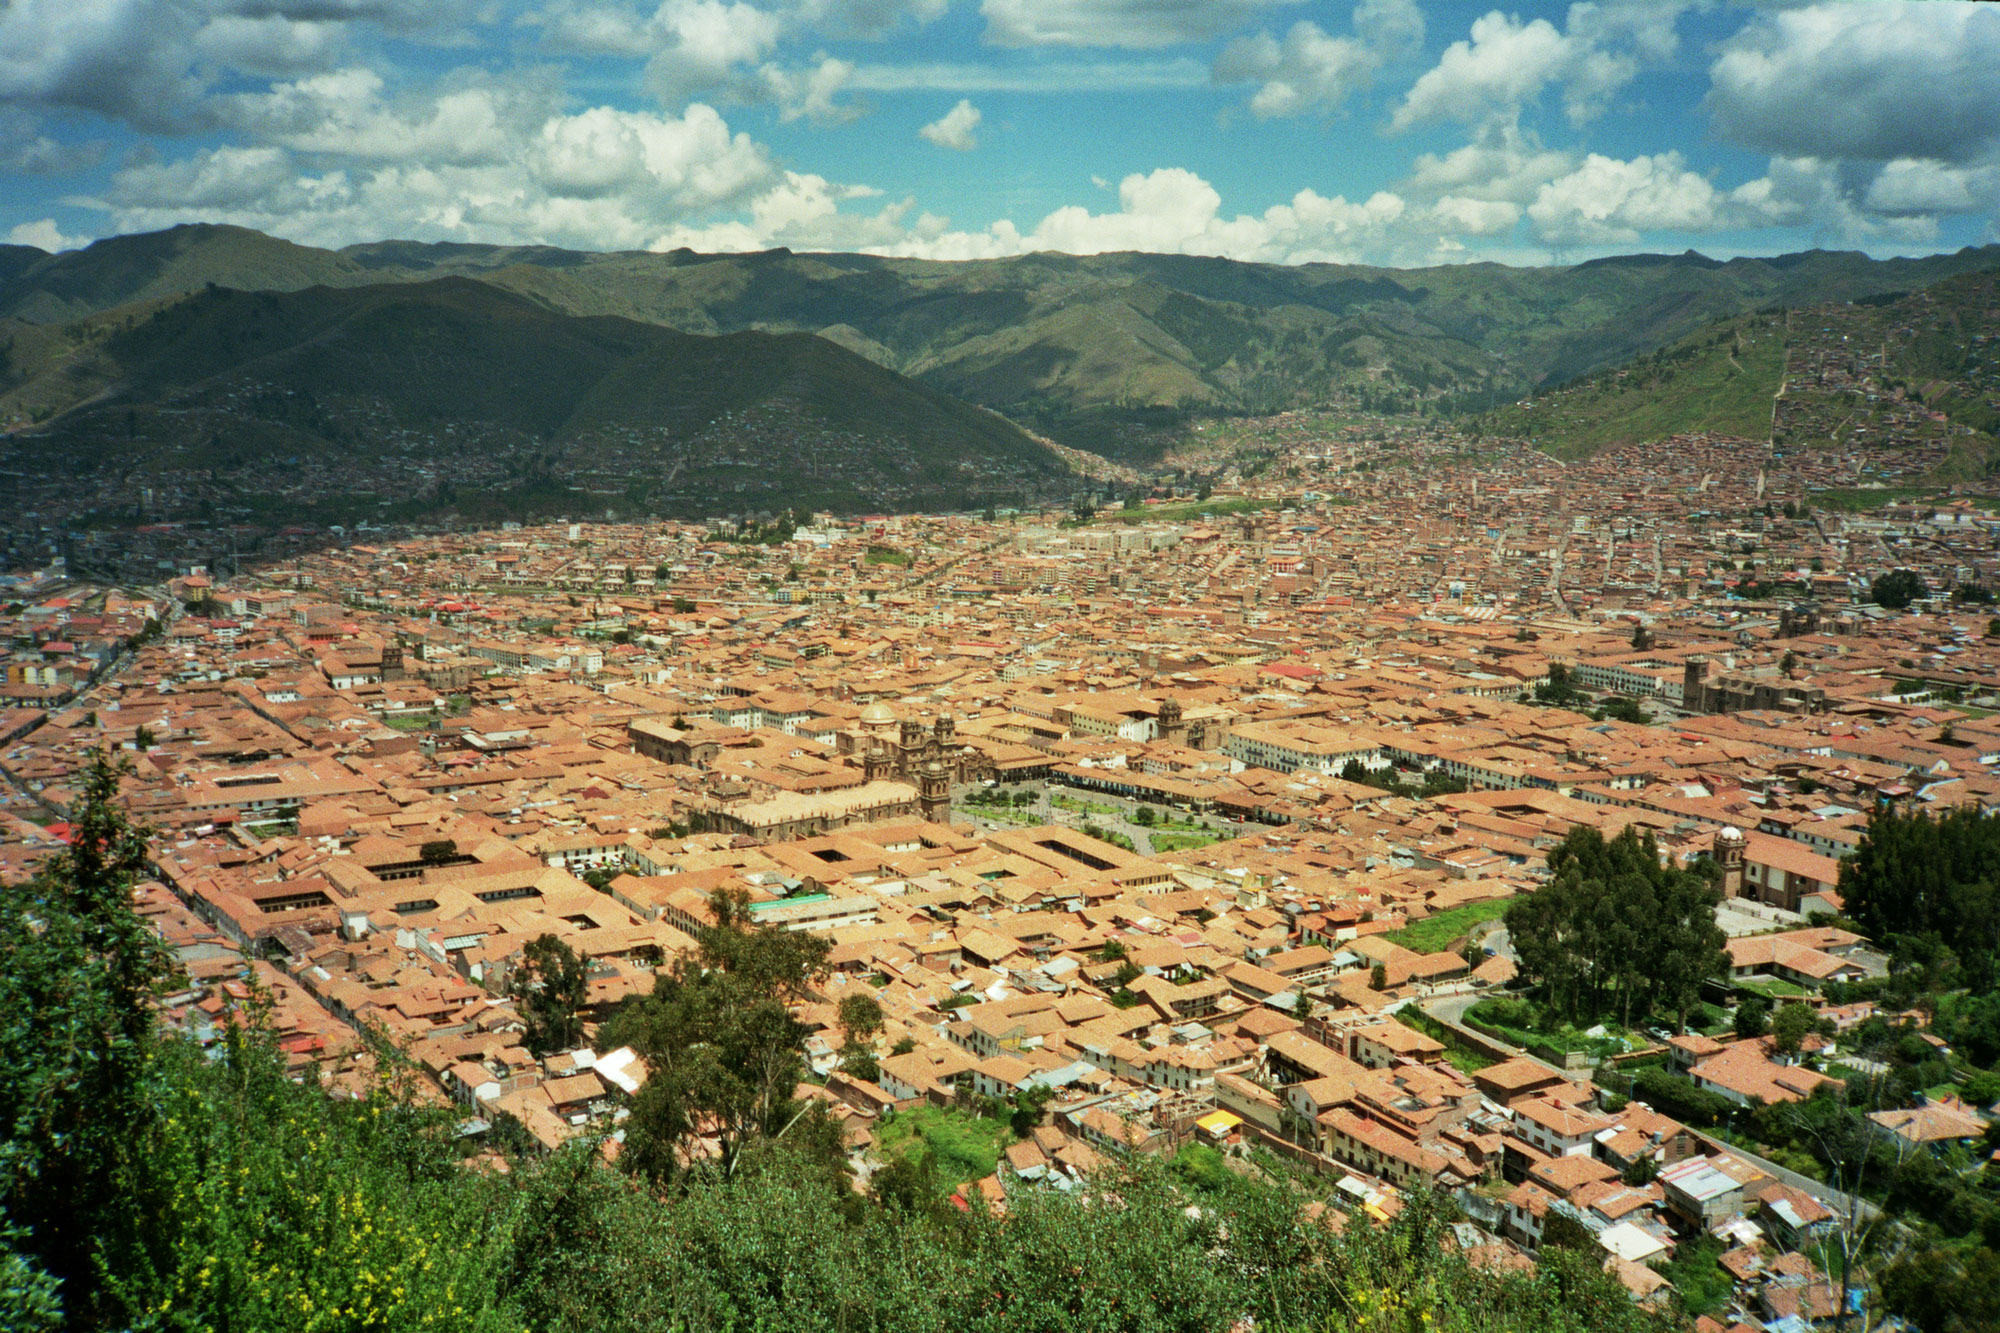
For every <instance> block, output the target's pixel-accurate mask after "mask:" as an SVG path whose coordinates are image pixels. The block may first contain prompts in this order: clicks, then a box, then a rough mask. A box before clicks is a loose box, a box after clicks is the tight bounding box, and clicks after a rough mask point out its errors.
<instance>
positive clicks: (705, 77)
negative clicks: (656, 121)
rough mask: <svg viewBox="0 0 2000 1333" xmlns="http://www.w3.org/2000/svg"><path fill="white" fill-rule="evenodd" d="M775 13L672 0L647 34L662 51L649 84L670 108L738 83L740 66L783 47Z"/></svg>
mask: <svg viewBox="0 0 2000 1333" xmlns="http://www.w3.org/2000/svg"><path fill="white" fill-rule="evenodd" d="M781 31H782V25H781V23H780V21H779V19H778V16H777V15H776V14H773V13H770V12H769V11H767V10H762V9H759V8H757V7H756V6H755V5H746V4H741V3H728V4H725V3H723V0H667V3H666V4H663V5H661V6H660V8H659V10H658V11H657V12H656V13H655V14H654V15H653V18H652V21H651V23H650V24H649V26H648V28H647V30H646V32H647V36H646V40H647V41H648V42H649V43H650V42H653V41H658V42H659V43H661V45H660V46H659V48H658V49H657V50H655V51H654V53H653V56H652V59H650V60H649V61H647V63H646V82H647V86H648V87H650V88H651V89H652V90H653V93H654V95H655V96H657V97H658V98H659V99H660V100H661V101H662V102H664V103H666V104H667V105H668V106H678V105H681V104H682V103H684V102H686V101H687V100H688V99H690V98H692V97H694V96H697V95H698V94H701V93H705V92H710V91H713V90H714V89H717V88H720V87H723V86H725V85H728V84H730V83H732V82H734V81H735V79H736V72H737V67H738V66H740V65H744V64H749V63H751V62H754V61H760V60H762V59H763V58H764V57H765V56H766V55H768V54H770V52H771V51H772V50H773V48H775V47H776V46H777V44H778V36H779V34H780V32H781Z"/></svg>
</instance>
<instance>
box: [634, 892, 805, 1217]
mask: <svg viewBox="0 0 2000 1333" xmlns="http://www.w3.org/2000/svg"><path fill="white" fill-rule="evenodd" d="M746 904H747V897H746V895H744V894H742V893H741V892H734V893H731V892H723V893H718V894H717V895H715V897H713V898H712V899H710V900H709V905H710V907H711V909H712V910H713V911H714V914H715V923H714V924H713V925H710V926H707V927H704V928H703V929H702V930H701V931H700V932H699V934H698V935H697V937H696V939H697V942H698V946H699V947H698V948H697V949H696V950H695V952H694V953H693V954H692V955H689V956H685V957H682V958H680V959H678V960H676V961H675V963H674V965H673V966H672V968H671V969H670V970H668V971H665V972H661V973H660V974H659V975H658V977H657V979H656V980H655V982H654V984H653V989H652V991H651V993H649V994H647V995H643V996H635V997H634V998H632V999H629V1000H627V1001H625V1003H624V1004H622V1005H620V1006H619V1008H618V1010H617V1012H615V1013H614V1014H613V1015H612V1016H611V1018H610V1019H609V1021H607V1022H606V1024H605V1037H604V1041H605V1043H606V1044H607V1045H630V1046H631V1047H633V1048H634V1049H635V1050H637V1051H638V1052H639V1055H640V1057H641V1058H642V1059H644V1060H645V1062H646V1068H647V1070H648V1077H647V1080H646V1085H645V1086H644V1087H643V1088H641V1089H640V1091H639V1095H638V1097H637V1098H636V1099H635V1100H634V1103H633V1107H632V1118H631V1120H630V1121H629V1122H628V1124H627V1126H626V1140H625V1151H624V1152H623V1153H622V1154H621V1155H620V1157H619V1162H620V1164H621V1165H624V1166H625V1167H626V1168H627V1169H628V1170H631V1171H634V1172H636V1173H638V1174H640V1175H644V1176H647V1177H649V1178H651V1179H652V1180H653V1181H654V1182H655V1183H661V1184H664V1183H667V1182H670V1181H673V1180H675V1179H677V1178H680V1177H682V1176H684V1175H686V1174H687V1173H688V1172H689V1171H701V1172H712V1173H714V1174H717V1175H720V1176H722V1177H728V1176H731V1175H733V1174H734V1173H735V1172H736V1170H737V1167H738V1164H739V1163H740V1162H741V1161H742V1159H743V1155H744V1152H745V1150H746V1149H747V1148H749V1147H751V1146H752V1145H753V1144H754V1143H755V1142H756V1141H758V1140H762V1139H771V1138H777V1137H780V1136H782V1135H783V1134H784V1133H785V1132H786V1130H787V1128H788V1127H790V1126H791V1125H792V1124H794V1123H795V1122H797V1120H798V1119H799V1117H800V1114H801V1110H800V1107H799V1106H798V1104H797V1103H796V1101H795V1100H794V1099H793V1096H792V1092H793V1089H795V1088H796V1087H797V1086H798V1084H799V1080H800V1079H801V1078H802V1077H803V1076H804V1073H805V1039H806V1036H807V1029H806V1027H805V1025H804V1024H802V1023H800V1022H799V1021H798V1019H796V1018H795V1017H793V1015H792V1012H791V1006H792V1004H793V1003H794V1002H796V1001H798V1000H801V999H803V998H804V997H805V993H806V988H807V986H808V984H809V983H810V982H811V981H812V979H813V978H814V977H815V976H817V975H818V974H819V972H820V970H821V969H822V968H823V966H824V965H825V962H826V954H827V950H828V948H829V945H828V943H827V941H826V940H824V939H821V938H820V937H818V936H816V935H812V934H810V933H807V932H805V931H787V930H780V929H777V928H774V927H770V926H756V925H753V924H751V922H750V920H749V911H748V908H747V905H746ZM697 1138H701V1139H705V1140H709V1141H711V1142H712V1143H713V1144H714V1148H715V1152H714V1155H713V1156H712V1157H707V1158H703V1157H698V1156H697V1155H696V1154H694V1153H693V1152H692V1149H693V1147H694V1143H695V1140H696V1139H697Z"/></svg>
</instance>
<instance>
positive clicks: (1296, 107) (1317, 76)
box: [1215, 19, 1381, 119]
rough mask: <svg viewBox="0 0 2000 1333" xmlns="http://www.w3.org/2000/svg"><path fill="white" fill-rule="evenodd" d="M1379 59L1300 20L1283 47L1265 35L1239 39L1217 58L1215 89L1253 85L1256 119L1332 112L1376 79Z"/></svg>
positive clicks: (1252, 108)
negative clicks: (1357, 90)
mask: <svg viewBox="0 0 2000 1333" xmlns="http://www.w3.org/2000/svg"><path fill="white" fill-rule="evenodd" d="M1380 63H1381V59H1380V57H1378V56H1377V55H1376V53H1375V52H1374V51H1372V50H1370V49H1369V48H1368V47H1367V46H1366V45H1364V44H1363V43H1362V42H1359V41H1357V40H1355V39H1353V38H1351V37H1329V36H1328V35H1327V34H1326V33H1325V32H1324V31H1323V30H1322V29H1321V28H1320V26H1319V25H1318V24H1317V23H1313V22H1311V21H1309V20H1306V19H1301V20H1299V21H1298V22H1297V23H1294V24H1293V25H1292V27H1291V30H1290V31H1289V32H1287V33H1286V34H1285V36H1284V39H1283V40H1282V41H1281V40H1279V39H1278V38H1276V37H1273V36H1272V35H1271V34H1270V33H1268V32H1260V33H1258V34H1256V35H1255V36H1252V37H1239V38H1237V39H1236V40H1235V41H1233V42H1231V43H1230V44H1229V45H1228V46H1226V47H1224V48H1223V50H1222V54H1221V55H1220V56H1218V57H1216V61H1215V81H1216V82H1217V83H1255V84H1257V85H1258V88H1257V91H1256V92H1255V93H1254V94H1252V95H1251V98H1250V111H1251V114H1252V115H1255V116H1257V117H1259V118H1260V119H1268V118H1270V117H1273V116H1296V115H1298V114H1299V113H1300V112H1302V111H1309V110H1313V109H1315V108H1319V109H1323V110H1332V109H1334V108H1336V107H1338V106H1340V105H1341V103H1343V102H1345V101H1346V100H1347V98H1348V95H1349V94H1350V93H1352V92H1353V91H1354V90H1355V89H1357V88H1362V87H1366V86H1367V84H1368V83H1369V81H1370V80H1371V79H1373V77H1374V75H1375V69H1376V66H1378V65H1379V64H1380Z"/></svg>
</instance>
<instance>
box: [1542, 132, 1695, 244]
mask: <svg viewBox="0 0 2000 1333" xmlns="http://www.w3.org/2000/svg"><path fill="white" fill-rule="evenodd" d="M1527 211H1528V218H1529V220H1530V221H1531V222H1532V223H1533V224H1534V227H1535V233H1536V235H1538V236H1540V237H1541V238H1542V239H1543V240H1545V241H1548V242H1549V243H1551V244H1554V245H1630V244H1632V243H1634V242H1636V241H1638V239H1639V237H1640V234H1641V233H1642V232H1647V231H1654V230H1663V231H1710V230H1713V229H1715V228H1717V227H1721V226H1727V225H1730V223H1731V222H1732V221H1733V220H1734V215H1733V214H1732V213H1731V212H1730V210H1729V208H1728V201H1727V199H1726V198H1725V196H1724V195H1722V194H1721V193H1720V192H1718V191H1717V190H1716V188H1715V187H1714V186H1713V185H1711V184H1710V183H1709V181H1708V179H1707V178H1706V177H1704V176H1700V175H1697V174H1696V173H1694V172H1692V171H1689V170H1688V169H1687V164H1686V163H1685V162H1684V161H1683V160H1682V158H1681V155H1680V154H1679V153H1660V154H1658V155H1654V156H1647V155H1643V154H1642V155H1641V156H1639V157H1635V158H1632V159H1631V160H1630V161H1621V160H1619V159H1617V158H1612V157H1605V156H1603V155H1602V154H1599V153H1592V154H1590V155H1589V156H1588V157H1586V158H1585V159H1584V160H1583V163H1582V165H1580V166H1579V167H1577V169H1576V170H1575V171H1572V172H1570V173H1569V174H1568V175H1566V176H1562V177H1560V178H1558V179H1556V180H1553V181H1550V182H1549V183H1548V184H1546V185H1544V186H1542V188H1541V190H1540V191H1539V192H1538V193H1537V194H1536V196H1535V202H1533V203H1532V204H1529V205H1528V210H1527Z"/></svg>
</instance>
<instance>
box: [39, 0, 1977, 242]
mask: <svg viewBox="0 0 2000 1333" xmlns="http://www.w3.org/2000/svg"><path fill="white" fill-rule="evenodd" d="M1996 71H2000V6H1994V5H1971V4H1956V3H1944V2H1942V0H1940V2H1936V3H1926V2H1920V3H1911V4H1903V3H1889V2H1887V0H1884V2H1882V3H1874V2H1872V0H1869V2H1856V3H1826V4H1778V3H1765V4H1759V5H1755V6H1747V7H1745V6H1732V5H1725V4H1719V3H1678V2H1676V0H1598V2H1597V3H1577V4H1570V5H1537V6H1519V7H1514V8H1507V9H1493V8H1491V7H1489V6H1487V5H1482V4H1459V3H1447V2H1445V0H1436V2H1432V3H1426V2H1425V0H1361V3H1359V4H1350V3H1319V2H1318V0H4V4H0V185H4V189H0V238H6V239H10V240H12V241H14V242H15V243H20V244H31V245H39V246H41V247H43V248H45V249H57V248H67V247H72V246H75V245H78V244H82V243H84V242H87V241H88V240H90V239H93V238H96V237H100V236H106V235H111V234H114V233H118V232H130V231H145V230H152V229H155V228H159V227H164V226H170V225H173V224H174V223H177V222H185V221H216V222H233V223H239V224H242V225H245V226H251V227H257V228H259V229H261V230H264V231H269V232H272V233H275V234H278V235H283V236H287V237H290V238H292V239H295V240H299V241H302V242H308V243H311V244H317V245H344V244H349V243H353V242H357V241H365V240H373V239H380V238H384V237H403V238H415V239H421V240H475V241H492V242H537V243H547V244H555V245H564V246H572V247H577V248H585V249H643V248H653V249H666V248H672V247H675V246H682V245H686V246H691V247H693V248H695V249H699V250H739V249H753V248H763V247H768V246H775V245H788V246H790V247H792V248H793V249H795V250H868V251H873V252H878V253H885V254H901V255H914V256H931V257H940V258H963V257H977V256H985V255H1006V254H1017V253H1023V252H1026V251H1032V250H1064V251H1070V252H1084V253H1087V252H1096V251H1104V250H1119V249H1144V250H1157V251H1173V252H1181V253H1190V254H1214V255H1227V256H1232V257H1236V258H1243V259H1257V260H1268V261H1273V262H1284V263H1299V262H1312V261H1331V262H1350V263H1376V264H1391V265H1399V266H1408V265H1420V264H1429V263H1449V262H1460V261H1466V260H1479V259H1490V260H1498V261H1501V262H1507V263H1521V264H1540V263H1548V262H1551V261H1552V260H1553V261H1556V262H1567V261H1572V260H1577V259H1583V258H1588V257H1591V256H1594V255H1600V254H1609V253H1619V252H1629V251H1634V250H1656V251H1657V250H1672V251H1678V250H1682V249H1686V248H1689V247H1693V248H1696V249H1699V250H1702V251H1704V252H1705V253H1708V254H1712V255H1717V256H1729V255H1735V254H1745V253H1750V254H1772V253H1778V252H1781V251H1786V250H1798V249H1805V248H1809V247H1812V246H1826V247H1839V248H1855V249H1863V250H1867V251H1869V252H1871V253H1875V254H1891V253H1901V254H1910V253H1929V252H1933V251H1937V250H1948V249H1955V248H1957V247H1959V246H1961V245H1968V244H1973V245H1976V244H1983V243H1986V242H1990V241H1994V240H2000V96H1997V95H1996V78H2000V75H1996Z"/></svg>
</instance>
